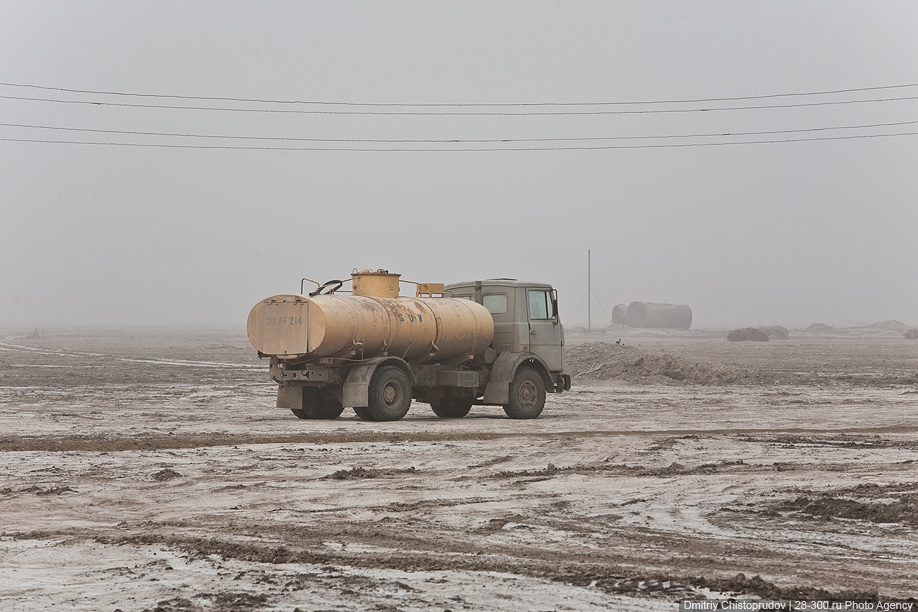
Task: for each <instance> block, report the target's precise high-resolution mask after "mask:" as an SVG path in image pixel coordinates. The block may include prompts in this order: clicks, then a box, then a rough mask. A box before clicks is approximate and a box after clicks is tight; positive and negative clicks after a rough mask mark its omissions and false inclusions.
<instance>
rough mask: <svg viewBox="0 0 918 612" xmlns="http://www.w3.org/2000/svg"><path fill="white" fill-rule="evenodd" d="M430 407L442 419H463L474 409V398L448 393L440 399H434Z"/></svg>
mask: <svg viewBox="0 0 918 612" xmlns="http://www.w3.org/2000/svg"><path fill="white" fill-rule="evenodd" d="M430 407H431V408H432V409H433V411H434V414H436V415H437V416H438V417H440V418H442V419H461V418H462V417H464V416H465V415H467V414H468V413H469V410H471V409H472V398H470V397H451V396H449V395H447V396H445V397H441V398H440V399H439V400H432V401H431V402H430Z"/></svg>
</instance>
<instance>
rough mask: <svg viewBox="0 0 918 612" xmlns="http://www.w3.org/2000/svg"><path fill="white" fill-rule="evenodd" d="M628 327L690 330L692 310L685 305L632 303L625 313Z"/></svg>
mask: <svg viewBox="0 0 918 612" xmlns="http://www.w3.org/2000/svg"><path fill="white" fill-rule="evenodd" d="M625 325H627V326H628V327H640V328H659V329H688V328H690V327H691V326H692V309H691V308H689V307H688V306H687V305H685V304H655V303H653V302H631V303H630V304H628V309H627V310H626V311H625Z"/></svg>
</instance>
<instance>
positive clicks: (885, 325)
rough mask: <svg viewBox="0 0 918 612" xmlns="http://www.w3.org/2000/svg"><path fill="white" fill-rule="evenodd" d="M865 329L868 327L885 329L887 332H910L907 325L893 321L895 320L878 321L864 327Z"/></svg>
mask: <svg viewBox="0 0 918 612" xmlns="http://www.w3.org/2000/svg"><path fill="white" fill-rule="evenodd" d="M865 327H869V328H870V329H887V330H889V331H897V332H906V331H910V328H909V326H908V325H906V324H905V323H903V322H902V321H895V320H890V321H880V322H879V323H871V324H870V325H865Z"/></svg>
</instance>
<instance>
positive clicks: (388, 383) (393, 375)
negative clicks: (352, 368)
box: [367, 366, 411, 421]
mask: <svg viewBox="0 0 918 612" xmlns="http://www.w3.org/2000/svg"><path fill="white" fill-rule="evenodd" d="M368 400H369V401H368V404H369V405H368V406H367V414H368V415H369V416H370V418H371V419H373V420H374V421H398V420H399V419H401V418H402V417H403V416H405V415H406V414H407V413H408V408H409V407H410V406H411V380H410V379H409V378H408V375H407V374H405V373H404V372H403V371H402V369H401V368H399V367H396V366H386V367H383V368H380V369H378V370H376V372H374V373H373V377H372V378H371V379H370V388H369V397H368Z"/></svg>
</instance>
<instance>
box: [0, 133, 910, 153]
mask: <svg viewBox="0 0 918 612" xmlns="http://www.w3.org/2000/svg"><path fill="white" fill-rule="evenodd" d="M894 136H918V132H898V133H895V134H861V135H856V136H823V137H819V138H788V139H784V140H752V141H734V142H698V143H678V144H646V145H603V146H583V147H572V146H567V147H527V148H520V147H513V148H508V147H501V148H490V149H472V148H452V149H404V148H403V149H374V148H345V147H252V146H216V145H173V144H153V143H134V142H83V141H73V140H37V139H32V138H0V141H3V142H28V143H41V144H74V145H89V146H116V147H144V148H164V149H210V150H214V149H225V150H240V151H341V152H355V153H494V152H521V151H532V152H538V151H601V150H612V149H675V148H686V147H723V146H736V145H756V144H786V143H792V142H820V141H830V140H857V139H861V138H889V137H894Z"/></svg>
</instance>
